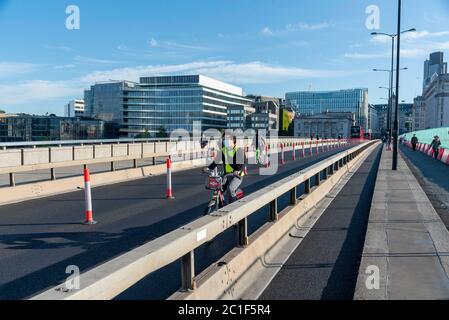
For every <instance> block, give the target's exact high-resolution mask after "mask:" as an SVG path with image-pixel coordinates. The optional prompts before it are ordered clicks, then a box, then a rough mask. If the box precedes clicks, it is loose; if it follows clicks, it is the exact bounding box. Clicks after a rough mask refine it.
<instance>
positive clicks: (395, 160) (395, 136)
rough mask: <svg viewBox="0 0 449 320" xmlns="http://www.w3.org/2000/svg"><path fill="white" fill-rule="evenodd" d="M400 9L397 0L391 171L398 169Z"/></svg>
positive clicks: (400, 3)
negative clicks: (396, 48)
mask: <svg viewBox="0 0 449 320" xmlns="http://www.w3.org/2000/svg"><path fill="white" fill-rule="evenodd" d="M401 11H402V1H401V0H398V38H397V40H398V44H397V47H398V50H397V53H396V99H395V110H394V117H395V118H394V129H393V171H397V170H398V148H399V141H398V138H399V135H398V133H399V132H398V131H399V74H400V72H399V68H400V65H401V64H400V62H401V61H400V59H401Z"/></svg>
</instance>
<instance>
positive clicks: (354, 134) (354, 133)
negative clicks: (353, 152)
mask: <svg viewBox="0 0 449 320" xmlns="http://www.w3.org/2000/svg"><path fill="white" fill-rule="evenodd" d="M364 139H365V130H363V128H362V127H361V126H352V127H351V140H364Z"/></svg>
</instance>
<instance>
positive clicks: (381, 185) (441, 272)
mask: <svg viewBox="0 0 449 320" xmlns="http://www.w3.org/2000/svg"><path fill="white" fill-rule="evenodd" d="M391 165H392V152H387V151H384V152H383V155H382V159H381V164H380V168H379V172H378V176H377V181H376V188H375V191H374V196H373V202H372V206H371V212H370V217H369V223H368V231H367V235H366V240H365V247H364V252H363V257H362V263H361V266H360V270H359V277H358V281H357V289H356V293H355V299H356V300H437V299H449V278H448V274H449V232H448V230H447V229H446V227H445V225H444V224H443V222H442V221H441V219H440V217H439V216H438V214H437V213H436V211H435V209H434V208H433V206H432V204H431V203H430V201H429V199H428V197H427V196H426V194H425V193H424V191H423V189H422V188H421V186H420V185H419V183H418V181H417V179H416V178H415V177H414V175H413V174H412V172H411V171H410V169H409V168H408V167H407V165H406V163H405V162H404V160H403V159H402V157H401V156H399V167H398V171H392V170H391ZM378 271H379V272H378ZM377 280H379V281H377ZM377 285H378V287H377Z"/></svg>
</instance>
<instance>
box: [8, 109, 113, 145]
mask: <svg viewBox="0 0 449 320" xmlns="http://www.w3.org/2000/svg"><path fill="white" fill-rule="evenodd" d="M115 138H118V128H117V126H115V125H114V124H113V123H108V122H104V121H101V120H92V119H83V118H72V117H71V118H68V117H56V116H33V115H26V114H17V115H16V114H13V115H10V114H9V115H8V114H7V115H3V116H1V117H0V142H22V141H23V142H26V141H61V140H87V139H115Z"/></svg>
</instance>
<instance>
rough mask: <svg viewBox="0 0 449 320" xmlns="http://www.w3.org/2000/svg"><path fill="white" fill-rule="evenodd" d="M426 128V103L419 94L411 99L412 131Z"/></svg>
mask: <svg viewBox="0 0 449 320" xmlns="http://www.w3.org/2000/svg"><path fill="white" fill-rule="evenodd" d="M425 129H426V104H425V100H424V97H422V96H419V97H416V98H415V99H414V100H413V131H420V130H425Z"/></svg>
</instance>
